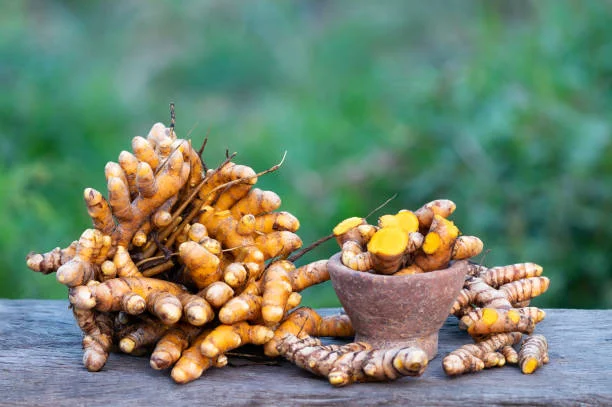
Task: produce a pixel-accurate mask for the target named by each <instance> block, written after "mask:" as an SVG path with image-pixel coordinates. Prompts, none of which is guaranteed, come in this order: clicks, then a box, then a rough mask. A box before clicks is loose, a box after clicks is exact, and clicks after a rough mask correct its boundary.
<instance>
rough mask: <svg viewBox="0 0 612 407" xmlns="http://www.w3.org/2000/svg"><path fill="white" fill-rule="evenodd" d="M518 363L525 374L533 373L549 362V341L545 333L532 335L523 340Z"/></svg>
mask: <svg viewBox="0 0 612 407" xmlns="http://www.w3.org/2000/svg"><path fill="white" fill-rule="evenodd" d="M518 363H519V366H520V367H521V371H522V372H523V373H525V374H531V373H533V372H535V371H536V370H537V369H538V368H539V367H540V366H542V365H543V364H544V363H548V342H547V341H546V338H545V337H544V335H531V336H528V337H527V338H526V339H525V340H524V341H523V344H522V345H521V350H520V351H519V354H518Z"/></svg>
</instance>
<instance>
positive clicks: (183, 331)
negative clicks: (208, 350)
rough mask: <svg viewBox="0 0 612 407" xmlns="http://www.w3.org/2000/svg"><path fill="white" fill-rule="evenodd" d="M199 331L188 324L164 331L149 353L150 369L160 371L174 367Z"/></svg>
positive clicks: (199, 329)
mask: <svg viewBox="0 0 612 407" xmlns="http://www.w3.org/2000/svg"><path fill="white" fill-rule="evenodd" d="M200 331H201V328H199V327H195V326H192V325H189V324H177V325H175V326H173V327H172V328H170V329H169V330H167V331H165V333H164V334H163V335H162V337H161V338H160V340H159V341H158V342H157V344H156V345H155V349H154V350H153V353H151V360H150V361H151V367H152V368H153V369H155V370H161V369H167V368H169V367H170V366H172V365H174V363H175V362H176V361H177V360H179V358H180V357H181V354H182V353H183V350H185V349H186V348H187V347H188V346H189V343H190V342H192V341H193V340H194V339H195V337H196V336H197V335H198V334H199V333H200ZM197 351H198V352H199V351H200V350H199V349H197Z"/></svg>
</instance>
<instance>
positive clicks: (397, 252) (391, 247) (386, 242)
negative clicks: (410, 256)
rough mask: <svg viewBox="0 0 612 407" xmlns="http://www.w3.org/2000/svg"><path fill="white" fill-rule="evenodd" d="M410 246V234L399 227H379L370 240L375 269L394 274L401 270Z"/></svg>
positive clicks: (382, 272) (369, 244)
mask: <svg viewBox="0 0 612 407" xmlns="http://www.w3.org/2000/svg"><path fill="white" fill-rule="evenodd" d="M407 246H408V234H407V233H405V232H404V231H403V230H402V229H400V228H398V227H386V228H382V229H379V230H378V231H377V232H376V233H374V236H372V239H370V241H369V242H368V251H369V252H370V253H372V263H373V266H374V270H376V271H377V272H379V273H381V274H393V273H395V272H396V271H397V270H399V268H400V265H401V263H402V260H403V256H404V252H405V251H406V247H407Z"/></svg>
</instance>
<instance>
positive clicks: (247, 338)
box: [200, 322, 273, 358]
mask: <svg viewBox="0 0 612 407" xmlns="http://www.w3.org/2000/svg"><path fill="white" fill-rule="evenodd" d="M272 336H273V332H272V331H271V330H270V329H269V328H267V327H265V326H262V325H249V324H247V323H246V322H238V323H236V324H233V325H219V326H217V327H216V328H214V329H213V330H212V331H211V332H210V334H208V335H207V336H206V338H205V339H204V341H203V342H202V344H201V345H200V352H202V354H203V355H204V356H207V357H209V358H214V357H216V356H219V355H221V354H224V353H226V352H228V351H230V350H232V349H236V348H238V347H240V346H242V345H246V344H249V343H250V344H254V345H263V344H264V343H266V342H268V341H269V340H270V339H272Z"/></svg>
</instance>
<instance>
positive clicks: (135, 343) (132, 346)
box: [119, 318, 168, 353]
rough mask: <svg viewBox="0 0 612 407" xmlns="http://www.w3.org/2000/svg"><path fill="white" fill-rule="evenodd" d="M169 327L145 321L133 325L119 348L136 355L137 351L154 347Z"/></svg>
mask: <svg viewBox="0 0 612 407" xmlns="http://www.w3.org/2000/svg"><path fill="white" fill-rule="evenodd" d="M167 329H168V326H166V325H163V324H160V323H158V322H157V321H153V320H151V319H148V318H147V319H144V320H142V321H141V322H139V323H137V324H134V325H131V326H130V328H129V331H128V332H127V333H126V334H124V335H122V337H121V339H120V341H119V348H120V349H121V351H122V352H124V353H135V352H136V351H138V350H140V349H143V348H146V347H149V346H151V345H154V344H155V343H156V342H157V341H158V340H159V339H160V338H161V337H162V335H163V334H164V333H165V332H166V330H167Z"/></svg>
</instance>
